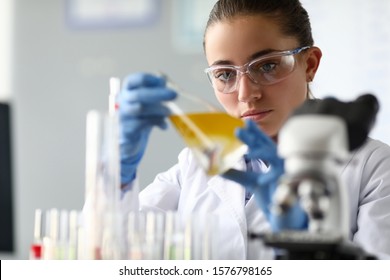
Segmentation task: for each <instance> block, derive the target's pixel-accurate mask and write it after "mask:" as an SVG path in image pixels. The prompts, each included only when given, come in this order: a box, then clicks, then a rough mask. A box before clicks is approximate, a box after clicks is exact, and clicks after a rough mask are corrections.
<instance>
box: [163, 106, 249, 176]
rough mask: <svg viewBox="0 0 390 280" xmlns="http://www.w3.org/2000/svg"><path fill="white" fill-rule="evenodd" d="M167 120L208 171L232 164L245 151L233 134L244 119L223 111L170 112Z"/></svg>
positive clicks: (214, 172)
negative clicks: (178, 113) (177, 113)
mask: <svg viewBox="0 0 390 280" xmlns="http://www.w3.org/2000/svg"><path fill="white" fill-rule="evenodd" d="M170 120H171V122H172V123H173V124H174V126H175V128H176V130H177V131H178V132H179V134H180V135H181V136H182V138H183V139H184V141H185V143H186V145H187V146H188V147H189V148H190V149H192V151H193V152H194V154H195V156H196V157H197V159H198V161H199V163H200V165H201V166H202V167H203V168H204V169H205V171H206V173H207V174H208V175H216V174H220V173H223V172H224V171H226V170H227V169H229V168H231V167H232V165H233V164H234V163H236V161H237V160H238V159H239V158H240V157H241V156H242V155H243V154H244V153H245V151H246V146H245V145H244V144H243V143H242V142H241V141H240V140H239V139H237V137H236V136H235V134H234V132H235V129H236V128H238V127H243V126H244V122H243V121H242V120H240V119H237V118H234V117H232V116H229V115H228V114H226V113H223V112H212V113H190V114H186V115H171V116H170Z"/></svg>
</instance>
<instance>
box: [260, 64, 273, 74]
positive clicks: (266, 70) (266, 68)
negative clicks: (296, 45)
mask: <svg viewBox="0 0 390 280" xmlns="http://www.w3.org/2000/svg"><path fill="white" fill-rule="evenodd" d="M275 67H276V63H266V64H263V65H262V66H261V68H260V69H259V70H261V71H262V72H264V73H269V72H271V71H272V70H274V69H275Z"/></svg>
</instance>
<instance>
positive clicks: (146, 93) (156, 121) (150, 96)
mask: <svg viewBox="0 0 390 280" xmlns="http://www.w3.org/2000/svg"><path fill="white" fill-rule="evenodd" d="M176 95H177V94H176V93H175V92H174V91H173V90H171V89H168V88H166V87H165V80H164V79H163V78H159V77H156V76H153V75H150V74H145V73H136V74H132V75H129V76H128V77H127V78H126V80H125V82H124V84H123V87H122V90H121V92H120V94H119V97H118V105H119V120H120V135H119V144H120V157H121V184H122V185H125V184H128V183H129V182H131V181H132V180H134V178H135V175H136V169H137V166H138V164H139V162H140V161H141V158H142V156H143V154H144V152H145V148H146V144H147V141H148V138H149V134H150V131H151V130H152V128H153V127H154V126H157V127H160V128H161V129H165V128H166V127H167V123H166V120H165V118H166V117H167V116H168V115H169V114H170V111H169V109H168V108H167V107H166V106H164V105H163V102H164V101H169V100H172V99H174V98H175V97H176Z"/></svg>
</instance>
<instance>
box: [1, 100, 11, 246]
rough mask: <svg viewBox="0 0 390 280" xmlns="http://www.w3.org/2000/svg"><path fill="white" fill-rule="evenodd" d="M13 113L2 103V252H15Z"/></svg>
mask: <svg viewBox="0 0 390 280" xmlns="http://www.w3.org/2000/svg"><path fill="white" fill-rule="evenodd" d="M10 115H11V112H10V106H9V105H8V104H4V103H0V228H1V229H0V252H2V253H3V252H4V253H11V252H13V251H14V229H13V200H12V199H13V197H12V161H11V159H12V153H11V117H10Z"/></svg>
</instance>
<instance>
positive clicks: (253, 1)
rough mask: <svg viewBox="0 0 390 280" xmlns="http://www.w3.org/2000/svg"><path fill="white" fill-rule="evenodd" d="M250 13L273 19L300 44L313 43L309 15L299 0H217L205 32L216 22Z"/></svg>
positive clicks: (287, 34) (250, 14) (308, 44)
mask: <svg viewBox="0 0 390 280" xmlns="http://www.w3.org/2000/svg"><path fill="white" fill-rule="evenodd" d="M252 15H262V16H265V17H268V18H270V19H272V20H274V21H275V22H276V23H277V24H278V25H279V27H280V30H281V32H282V33H283V34H285V35H286V36H291V37H295V38H297V40H298V42H299V44H300V45H301V46H313V44H314V41H313V37H312V32H311V25H310V20H309V15H308V13H307V11H306V10H305V9H304V8H303V7H302V5H301V3H300V2H299V0H219V1H217V2H216V3H215V5H214V7H213V9H212V10H211V12H210V15H209V19H208V21H207V25H206V29H205V34H206V32H207V29H208V28H209V27H210V26H211V25H213V24H215V23H217V22H220V21H223V20H230V19H233V18H234V17H236V16H252ZM203 47H205V40H203Z"/></svg>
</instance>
